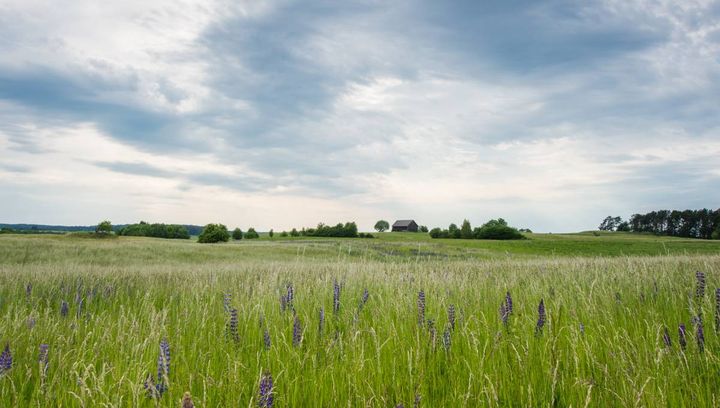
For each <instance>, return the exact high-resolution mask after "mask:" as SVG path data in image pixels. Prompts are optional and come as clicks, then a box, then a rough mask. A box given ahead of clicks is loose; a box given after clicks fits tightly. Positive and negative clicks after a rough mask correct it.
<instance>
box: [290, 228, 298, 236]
mask: <svg viewBox="0 0 720 408" xmlns="http://www.w3.org/2000/svg"><path fill="white" fill-rule="evenodd" d="M290 236H291V237H299V236H300V233H299V232H298V230H296V229H295V228H293V229H292V231H290Z"/></svg>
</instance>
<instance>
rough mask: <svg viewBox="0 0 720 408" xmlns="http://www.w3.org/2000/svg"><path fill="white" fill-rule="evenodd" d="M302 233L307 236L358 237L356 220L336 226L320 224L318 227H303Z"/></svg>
mask: <svg viewBox="0 0 720 408" xmlns="http://www.w3.org/2000/svg"><path fill="white" fill-rule="evenodd" d="M301 234H302V235H303V236H307V237H336V238H357V236H358V230H357V224H355V223H354V222H346V223H345V224H342V223H338V224H337V225H335V226H330V225H325V224H323V223H320V224H318V226H317V228H303V230H302V232H301Z"/></svg>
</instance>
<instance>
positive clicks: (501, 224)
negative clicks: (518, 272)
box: [430, 218, 526, 239]
mask: <svg viewBox="0 0 720 408" xmlns="http://www.w3.org/2000/svg"><path fill="white" fill-rule="evenodd" d="M469 228H470V222H469V221H468V220H465V221H464V222H463V225H462V228H458V227H457V225H455V224H450V226H449V227H448V229H446V230H443V229H440V228H433V229H432V230H430V238H454V239H457V238H465V239H526V238H525V236H524V235H522V234H521V233H520V232H519V231H518V230H517V229H515V228H513V227H510V226H508V225H507V222H506V221H505V220H503V219H502V218H498V219H497V220H490V221H488V222H486V223H485V224H483V226H482V227H479V228H475V229H474V230H472V232H471V233H470V234H468V233H467V231H468V229H469Z"/></svg>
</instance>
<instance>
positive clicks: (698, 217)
mask: <svg viewBox="0 0 720 408" xmlns="http://www.w3.org/2000/svg"><path fill="white" fill-rule="evenodd" d="M598 229H600V230H604V231H631V232H646V233H648V232H649V233H652V234H656V235H668V236H673V237H683V238H701V239H720V208H718V209H717V210H708V209H707V208H703V209H702V210H683V211H679V210H659V211H651V212H649V213H647V214H633V215H632V216H631V217H630V219H629V220H628V221H622V219H621V218H620V217H607V218H605V220H603V222H602V224H600V226H599V227H598Z"/></svg>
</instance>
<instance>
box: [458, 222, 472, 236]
mask: <svg viewBox="0 0 720 408" xmlns="http://www.w3.org/2000/svg"><path fill="white" fill-rule="evenodd" d="M460 237H461V238H462V239H472V237H473V232H472V227H471V226H470V221H468V220H463V223H462V226H461V227H460Z"/></svg>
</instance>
